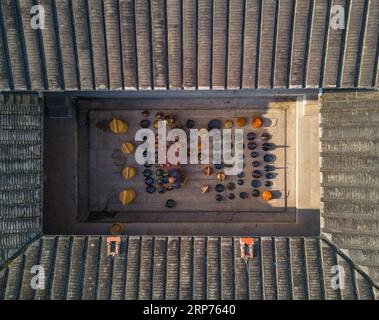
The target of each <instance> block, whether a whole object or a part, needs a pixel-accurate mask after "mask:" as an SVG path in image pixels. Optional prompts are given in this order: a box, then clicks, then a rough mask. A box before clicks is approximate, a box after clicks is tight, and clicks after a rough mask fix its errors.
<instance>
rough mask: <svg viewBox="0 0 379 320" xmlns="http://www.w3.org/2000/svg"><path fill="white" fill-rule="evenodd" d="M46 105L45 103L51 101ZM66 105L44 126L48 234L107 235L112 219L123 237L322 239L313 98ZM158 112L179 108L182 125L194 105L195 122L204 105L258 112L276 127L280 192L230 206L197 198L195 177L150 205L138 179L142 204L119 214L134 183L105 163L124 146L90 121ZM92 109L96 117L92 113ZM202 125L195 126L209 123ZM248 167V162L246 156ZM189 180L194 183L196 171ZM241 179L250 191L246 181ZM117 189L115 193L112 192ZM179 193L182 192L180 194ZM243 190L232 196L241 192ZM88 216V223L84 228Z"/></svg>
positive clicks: (222, 112)
mask: <svg viewBox="0 0 379 320" xmlns="http://www.w3.org/2000/svg"><path fill="white" fill-rule="evenodd" d="M51 102H52V103H55V104H56V103H57V102H56V101H51ZM46 103H47V104H48V103H49V100H48V99H47V101H46ZM70 108H71V115H72V116H71V117H58V118H55V117H51V116H49V115H48V114H47V116H46V121H45V139H46V143H45V144H46V152H45V173H46V188H45V218H44V231H45V232H46V233H50V234H107V233H108V232H109V231H108V230H109V226H110V223H112V222H122V223H127V224H126V228H125V230H126V231H125V232H126V233H128V234H178V233H179V234H214V235H233V234H239V235H244V234H246V235H249V234H250V235H251V234H254V235H273V236H274V235H316V234H318V233H319V165H318V158H319V155H318V153H319V150H318V103H317V100H316V101H315V100H314V99H312V100H311V101H307V100H306V97H305V96H300V97H298V98H297V100H296V99H294V98H293V97H291V98H284V97H280V98H270V97H262V98H259V99H258V98H255V99H254V100H252V99H249V98H238V99H228V98H218V99H160V100H157V99H117V100H110V99H86V100H79V103H78V104H74V105H72V106H69V109H70ZM162 108H165V109H166V110H168V111H173V110H178V111H176V113H178V112H179V113H180V117H183V119H186V118H188V117H189V116H190V115H191V116H192V117H195V118H196V112H194V111H193V110H196V109H197V110H198V112H199V116H198V117H199V118H198V119H202V118H204V121H205V120H206V118H208V117H204V116H202V115H203V114H205V113H204V110H202V109H205V111H206V110H211V111H212V112H214V115H213V113H212V116H210V117H209V119H208V120H211V119H215V118H220V120H221V118H222V120H224V118H225V119H226V118H235V117H238V116H240V114H241V116H242V113H245V114H244V115H243V116H248V115H249V114H260V115H262V116H263V117H264V118H265V119H267V122H266V126H265V128H264V130H267V131H269V132H270V131H271V133H272V134H273V142H274V143H275V144H276V145H277V148H276V150H275V151H274V153H275V155H276V156H277V160H276V161H278V162H277V163H275V166H277V168H278V172H279V174H278V176H277V177H276V179H275V181H274V189H275V190H277V191H279V192H280V195H281V196H280V197H279V198H278V199H275V200H273V201H272V202H271V203H270V205H269V206H267V204H265V203H263V202H262V201H259V200H255V199H250V201H249V199H246V200H240V199H239V200H237V201H235V202H234V203H233V205H230V204H229V203H226V205H225V203H223V204H220V203H217V202H216V201H215V200H214V196H215V194H216V192H214V191H213V192H212V193H211V194H209V195H207V196H206V197H209V199H207V198H203V199H202V201H203V202H201V201H195V200H196V199H198V198H199V196H201V194H200V192H199V183H200V180H199V181H198V180H197V179H196V178H195V179H194V180H193V183H192V186H191V184H189V185H188V189H187V192H186V195H185V196H183V197H181V195H180V194H179V193H177V194H169V195H164V196H162V195H158V194H155V195H149V199H147V198H145V197H147V195H146V194H145V193H144V191H143V189H144V184H143V179H142V178H141V175H140V178H139V179H136V180H135V181H134V182H133V186H134V187H135V188H136V190H138V192H137V193H138V196H139V197H140V198H139V199H140V201H138V200H137V201H136V203H135V204H134V206H133V208H132V210H122V208H121V207H120V205H119V203H118V201H117V194H118V190H122V188H123V187H126V186H127V183H128V182H125V181H123V180H122V177H121V176H120V170H119V168H117V167H113V168H112V167H110V166H109V164H110V162H109V159H110V155H109V152H110V151H111V150H114V149H115V148H117V146H116V144H117V145H120V142H121V140H119V138H117V139H114V138H112V139H109V137H107V133H106V134H104V132H103V133H101V132H100V131H99V130H97V131H96V130H95V129H94V127H93V124H94V123H95V122H96V119H98V118H104V117H108V116H111V115H113V116H120V117H123V116H126V115H127V114H128V113H129V114H128V115H127V117H128V118H130V119H132V121H129V123H130V125H131V127H133V126H134V125H135V124H137V126H138V122H139V121H138V122H137V121H133V117H135V119H137V118H138V119H139V120H140V118H141V117H140V116H139V114H140V112H141V110H145V109H150V110H152V114H154V110H160V109H162ZM89 110H91V112H90V113H88V112H87V111H89ZM94 110H95V111H94ZM132 110H133V111H132ZM132 113H134V115H132ZM186 113H188V114H186ZM137 114H138V116H137ZM75 115H78V117H76V116H75ZM91 117H92V118H91ZM208 120H207V121H208ZM86 121H88V122H86ZM201 121H202V120H200V123H199V124H201V125H204V124H205V123H201ZM83 128H85V129H84V130H83ZM86 128H87V129H86ZM249 130H250V129H249ZM249 130H248V131H249ZM132 131H133V130H132V128H130V132H132ZM128 138H129V137H128ZM59 155H60V156H59ZM108 156H109V158H107V157H108ZM94 159H95V160H94ZM247 164H248V165H249V164H250V159H249V160H248V163H247ZM195 167H196V166H195ZM200 167H201V168H197V169H193V170H195V171H196V170H200V171H201V170H202V169H203V168H202V166H200ZM190 170H192V169H190ZM138 171H141V168H139V169H138ZM195 171H194V173H195ZM190 175H191V176H194V177H196V174H190ZM108 176H109V178H108ZM137 177H138V176H137ZM137 177H136V178H137ZM198 177H199V178H200V176H198ZM212 183H213V182H212ZM245 183H246V184H247V185H248V187H249V188H250V189H252V188H251V187H250V181H245ZM112 188H113V191H112V192H110V193H109V191H111V190H109V189H112ZM243 188H245V187H243ZM115 190H116V191H115ZM57 191H58V192H57ZM179 191H180V192H181V191H182V190H177V191H175V192H179ZM239 191H240V190H238V191H237V190H236V191H235V193H236V194H237V196H238V192H239ZM241 191H245V190H242V189H241ZM107 192H108V193H107ZM197 193H198V194H197ZM109 195H110V196H109ZM249 196H250V195H249ZM165 197H169V198H174V199H175V200H176V201H177V203H179V206H178V208H176V209H175V210H176V211H175V212H170V211H168V210H165V209H164V207H163V204H164V202H165ZM137 198H138V197H137ZM250 198H251V196H250ZM254 200H255V201H254ZM229 201H230V200H229ZM147 203H148V204H147ZM105 204H108V206H105ZM191 204H195V205H191ZM191 207H192V208H191ZM104 208H106V209H107V210H104ZM191 209H192V210H191ZM91 216H92V219H91ZM178 217H179V218H178ZM94 218H95V219H96V220H93V219H94ZM88 219H90V220H92V221H91V222H88Z"/></svg>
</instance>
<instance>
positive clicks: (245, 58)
mask: <svg viewBox="0 0 379 320" xmlns="http://www.w3.org/2000/svg"><path fill="white" fill-rule="evenodd" d="M34 3H35V1H32V0H22V1H2V2H1V4H0V26H1V30H2V33H1V36H0V89H3V90H7V89H10V90H22V89H29V90H38V89H49V90H57V89H66V90H68V89H80V90H93V89H112V90H118V89H154V88H170V89H181V88H219V89H220V88H221V89H225V88H229V89H239V88H273V87H275V88H283V87H284V88H286V87H309V88H318V87H324V88H327V87H332V88H334V87H346V88H352V87H366V88H367V87H377V83H378V63H377V62H378V55H377V49H376V48H377V46H378V33H379V26H378V23H377V21H378V20H379V0H371V1H364V0H354V1H344V0H341V1H333V2H332V1H331V0H329V1H325V0H314V1H311V0H303V1H294V0H283V1H280V2H279V1H259V0H244V1H242V0H235V1H227V0H219V1H216V2H215V1H213V0H202V1H192V0H168V1H167V4H166V5H165V3H166V2H165V1H163V0H152V1H148V0H76V1H68V0H60V1H56V0H53V1H51V0H40V1H39V4H41V5H43V6H44V8H45V12H46V16H45V18H46V27H45V29H43V30H33V29H32V28H31V24H30V19H31V17H30V8H31V6H32V5H33V4H34ZM332 4H333V5H335V4H340V5H343V6H344V7H345V12H346V16H348V19H347V23H346V28H345V29H344V30H341V29H338V30H334V29H333V28H326V26H327V25H328V24H329V20H330V19H329V16H330V15H329V14H328V13H329V12H330V10H331V5H332ZM210 17H212V18H210Z"/></svg>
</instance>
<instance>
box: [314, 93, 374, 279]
mask: <svg viewBox="0 0 379 320" xmlns="http://www.w3.org/2000/svg"><path fill="white" fill-rule="evenodd" d="M322 100H323V102H322V106H321V173H322V175H321V176H322V210H321V211H322V216H323V219H324V228H323V230H322V231H323V233H324V234H325V235H327V236H328V237H329V238H330V239H331V240H332V242H333V243H335V244H336V245H337V246H338V247H339V248H341V249H344V250H346V253H347V254H348V255H349V256H350V257H351V258H352V259H353V260H354V261H355V262H356V263H357V264H359V265H361V266H362V267H365V268H364V269H365V270H366V272H368V273H369V274H370V275H371V276H372V277H373V278H374V279H375V280H376V281H377V282H379V130H378V125H379V109H378V106H379V92H377V91H375V92H358V91H354V92H334V93H330V94H324V95H323V99H322Z"/></svg>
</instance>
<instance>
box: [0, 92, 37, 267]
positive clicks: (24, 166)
mask: <svg viewBox="0 0 379 320" xmlns="http://www.w3.org/2000/svg"><path fill="white" fill-rule="evenodd" d="M42 121H43V117H42V106H41V104H40V103H39V99H38V95H22V94H17V95H13V94H0V265H2V264H3V263H4V262H5V261H6V260H7V259H8V258H10V257H11V256H12V255H13V254H14V253H15V252H17V251H18V250H19V249H20V248H22V247H23V246H24V245H25V244H26V243H27V242H28V241H30V240H32V239H33V238H34V237H35V236H36V235H37V234H38V233H39V232H40V230H41V219H42V202H41V200H42V181H41V173H42V126H43V124H42Z"/></svg>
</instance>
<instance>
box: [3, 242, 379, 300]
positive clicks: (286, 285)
mask: <svg viewBox="0 0 379 320" xmlns="http://www.w3.org/2000/svg"><path fill="white" fill-rule="evenodd" d="M336 264H339V265H340V266H341V267H342V268H343V270H344V272H345V282H344V284H345V286H344V288H343V289H337V290H334V289H333V288H332V287H331V285H330V284H331V279H332V277H333V276H334V274H333V273H331V272H330V270H331V267H332V266H333V265H336ZM34 265H41V266H43V267H44V269H45V274H46V278H45V290H36V291H35V290H32V288H31V286H30V281H31V278H32V276H33V275H32V274H31V273H30V269H31V268H32V266H34ZM377 294H378V291H377V288H375V287H374V286H373V285H372V282H371V280H370V279H369V278H368V277H367V276H366V275H365V274H364V273H362V272H361V271H359V270H357V269H356V268H355V266H354V264H352V263H351V261H350V260H349V259H348V258H346V257H345V256H343V255H340V254H338V253H337V251H336V250H335V249H334V248H333V246H331V245H330V244H329V243H328V242H325V241H324V240H320V239H313V238H260V239H258V242H257V246H256V249H255V257H254V258H253V259H252V260H250V262H249V263H248V265H247V266H246V265H245V263H244V261H243V260H242V259H241V258H240V244H239V239H238V238H229V237H222V238H218V237H174V236H170V237H152V236H143V237H134V236H133V237H122V241H121V248H120V255H119V256H116V257H115V258H111V257H108V256H107V254H106V238H105V237H95V236H90V237H84V236H75V237H67V236H60V237H53V236H44V237H42V238H40V239H39V240H37V241H35V242H34V243H33V244H31V245H30V246H29V247H28V248H27V249H26V251H25V252H23V253H22V254H21V255H19V256H18V257H17V258H15V259H14V260H13V261H12V262H11V263H10V264H9V266H8V267H7V268H6V269H4V270H2V271H0V299H36V300H39V299H98V300H103V299H115V300H118V299H181V300H185V299H252V300H258V299H267V300H271V299H375V298H376V297H377Z"/></svg>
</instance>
